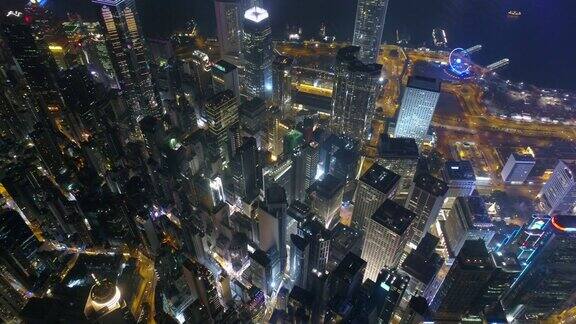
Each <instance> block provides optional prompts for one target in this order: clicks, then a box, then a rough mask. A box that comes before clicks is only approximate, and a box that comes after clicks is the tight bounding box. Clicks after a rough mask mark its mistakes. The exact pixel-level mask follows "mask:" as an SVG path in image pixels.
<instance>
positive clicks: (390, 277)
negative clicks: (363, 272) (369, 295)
mask: <svg viewBox="0 0 576 324" xmlns="http://www.w3.org/2000/svg"><path fill="white" fill-rule="evenodd" d="M409 281H410V277H408V276H405V275H402V274H401V273H399V272H398V271H397V270H396V269H390V268H384V269H382V271H381V272H380V273H379V274H378V278H377V279H376V286H375V291H374V296H373V298H374V303H375V305H376V308H375V312H376V316H377V318H378V323H390V322H391V319H392V315H393V314H394V312H395V311H396V308H397V307H398V306H399V305H400V302H401V301H402V296H403V295H404V292H405V291H406V287H407V286H408V282H409Z"/></svg>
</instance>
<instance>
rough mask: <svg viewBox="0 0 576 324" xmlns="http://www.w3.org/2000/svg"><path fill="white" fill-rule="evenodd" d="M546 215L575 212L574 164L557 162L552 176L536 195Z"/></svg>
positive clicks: (575, 165)
mask: <svg viewBox="0 0 576 324" xmlns="http://www.w3.org/2000/svg"><path fill="white" fill-rule="evenodd" d="M538 197H540V201H541V205H542V209H543V210H544V211H545V212H547V213H550V214H552V213H568V214H573V213H575V212H576V163H575V162H568V161H558V164H556V167H555V168H554V172H552V176H551V177H550V179H548V181H547V182H546V184H545V185H544V187H542V189H541V190H540V193H539V194H538Z"/></svg>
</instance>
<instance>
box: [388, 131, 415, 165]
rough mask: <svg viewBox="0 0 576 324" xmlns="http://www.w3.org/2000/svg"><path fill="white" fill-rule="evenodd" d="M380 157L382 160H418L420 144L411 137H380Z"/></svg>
mask: <svg viewBox="0 0 576 324" xmlns="http://www.w3.org/2000/svg"><path fill="white" fill-rule="evenodd" d="M378 155H379V157H381V158H403V159H414V160H416V159H418V157H419V156H420V154H419V153H418V144H416V140H415V139H413V138H409V137H390V136H389V135H388V134H382V136H380V143H379V144H378Z"/></svg>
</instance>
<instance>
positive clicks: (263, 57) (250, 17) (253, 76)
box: [242, 7, 274, 99]
mask: <svg viewBox="0 0 576 324" xmlns="http://www.w3.org/2000/svg"><path fill="white" fill-rule="evenodd" d="M242 51H243V52H242V53H243V56H244V61H245V64H246V65H245V71H244V73H245V76H244V77H245V78H246V82H245V83H246V92H247V93H248V94H249V95H250V96H253V97H260V98H262V99H267V98H269V97H270V96H271V95H272V60H273V56H274V53H273V51H272V30H271V29H270V19H269V16H268V11H266V10H265V9H262V8H260V7H252V8H250V9H248V10H246V12H245V13H244V40H243V48H242Z"/></svg>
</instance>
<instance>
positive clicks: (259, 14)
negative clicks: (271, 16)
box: [244, 6, 268, 23]
mask: <svg viewBox="0 0 576 324" xmlns="http://www.w3.org/2000/svg"><path fill="white" fill-rule="evenodd" d="M244 18H245V19H248V20H250V21H253V22H255V23H259V22H261V21H263V20H265V19H267V18H268V11H266V9H263V8H260V7H256V6H254V7H252V8H250V9H248V10H246V12H244Z"/></svg>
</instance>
